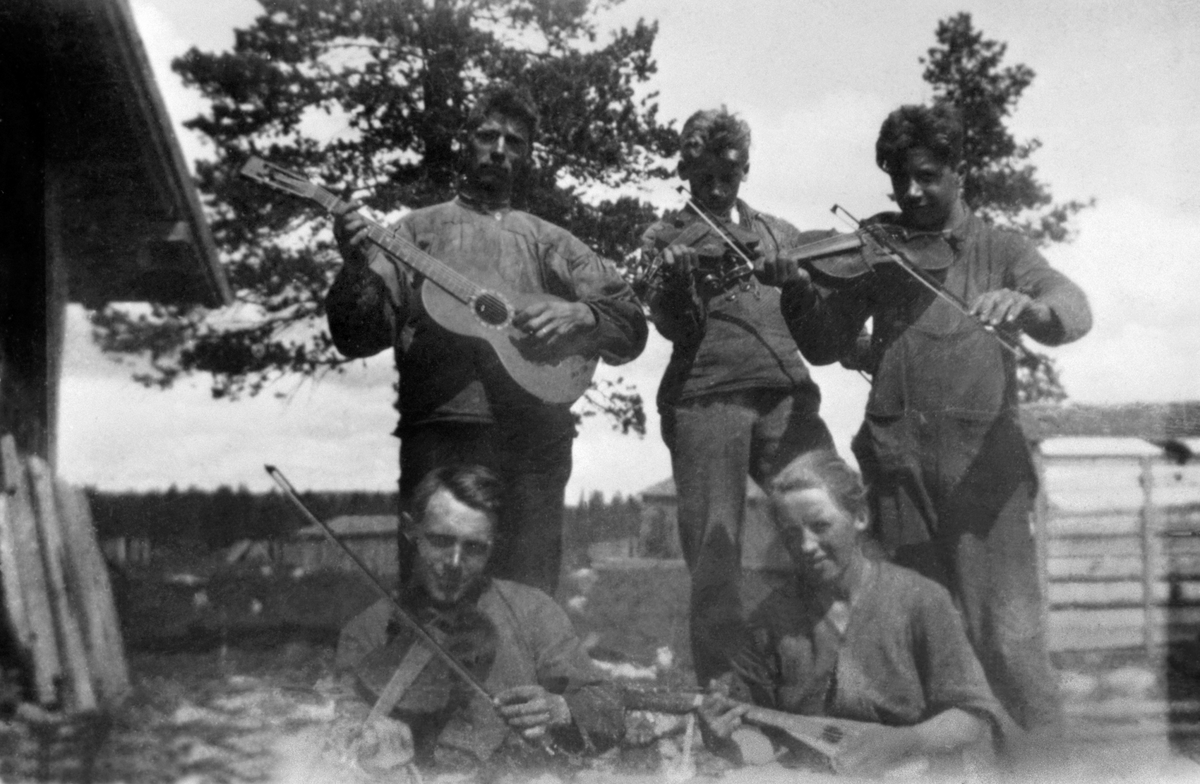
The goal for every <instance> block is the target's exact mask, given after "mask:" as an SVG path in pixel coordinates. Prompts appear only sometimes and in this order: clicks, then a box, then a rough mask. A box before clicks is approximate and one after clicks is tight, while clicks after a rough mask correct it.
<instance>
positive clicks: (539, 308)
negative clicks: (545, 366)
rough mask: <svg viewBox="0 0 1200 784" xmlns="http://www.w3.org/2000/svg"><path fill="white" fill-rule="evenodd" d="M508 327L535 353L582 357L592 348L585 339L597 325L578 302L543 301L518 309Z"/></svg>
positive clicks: (585, 306)
mask: <svg viewBox="0 0 1200 784" xmlns="http://www.w3.org/2000/svg"><path fill="white" fill-rule="evenodd" d="M512 323H513V326H514V327H516V328H517V329H519V330H521V331H523V332H524V333H525V334H526V336H527V340H528V341H529V342H530V343H531V344H532V345H533V346H534V347H536V348H538V349H545V350H553V351H557V352H562V353H568V352H569V353H576V354H586V353H590V349H591V348H592V347H591V346H589V345H587V341H586V339H587V337H588V336H589V335H590V334H591V333H593V332H594V331H595V329H596V326H597V324H598V323H599V322H598V321H597V320H596V314H595V312H594V311H593V310H592V309H591V308H590V307H589V306H588V305H585V304H584V303H582V302H567V301H565V300H546V301H541V302H534V303H532V304H529V305H526V306H525V307H524V308H521V310H519V311H517V313H516V314H515V315H514V316H513V321H512Z"/></svg>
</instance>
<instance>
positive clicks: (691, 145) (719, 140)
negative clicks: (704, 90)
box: [679, 106, 750, 169]
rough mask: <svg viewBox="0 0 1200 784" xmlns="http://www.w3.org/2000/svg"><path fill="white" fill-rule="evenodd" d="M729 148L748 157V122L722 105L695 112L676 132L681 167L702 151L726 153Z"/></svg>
mask: <svg viewBox="0 0 1200 784" xmlns="http://www.w3.org/2000/svg"><path fill="white" fill-rule="evenodd" d="M730 151H736V152H737V154H738V155H739V156H741V158H742V160H743V161H745V162H749V161H750V126H749V125H747V124H746V121H745V120H743V119H742V118H740V117H738V116H737V115H736V114H734V113H733V112H731V111H729V110H728V109H726V108H725V107H724V106H722V107H721V108H720V109H702V110H700V111H698V112H696V113H695V114H693V115H692V116H691V117H689V118H688V119H687V122H685V123H684V124H683V130H681V131H680V132H679V166H680V168H681V169H684V168H686V167H687V166H688V165H690V164H691V163H692V162H694V161H696V160H698V159H699V158H701V157H702V156H704V155H713V156H716V157H728V154H729V152H730Z"/></svg>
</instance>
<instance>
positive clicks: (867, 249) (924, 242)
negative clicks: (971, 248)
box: [779, 223, 954, 288]
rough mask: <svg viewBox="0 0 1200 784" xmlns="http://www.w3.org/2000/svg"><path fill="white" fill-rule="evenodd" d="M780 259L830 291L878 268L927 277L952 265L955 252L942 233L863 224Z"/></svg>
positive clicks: (782, 254) (788, 251) (892, 225)
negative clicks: (907, 270)
mask: <svg viewBox="0 0 1200 784" xmlns="http://www.w3.org/2000/svg"><path fill="white" fill-rule="evenodd" d="M898 251H899V252H898ZM779 255H780V256H781V257H783V258H786V259H791V260H794V261H796V262H798V263H799V264H800V266H802V267H804V268H805V269H806V270H808V272H809V273H810V274H811V275H812V276H813V278H814V279H815V280H817V281H818V282H820V283H823V284H825V285H826V286H829V287H831V288H836V287H838V286H841V285H846V284H847V283H852V282H854V281H856V280H857V279H858V278H861V277H862V276H864V275H868V274H871V273H873V272H876V271H877V268H878V267H880V266H881V265H893V266H895V265H901V264H904V265H908V266H910V267H912V268H915V269H916V270H918V271H920V272H922V273H930V272H938V271H941V270H944V269H946V268H947V267H949V266H950V265H951V264H953V263H954V248H953V247H952V246H951V245H950V242H949V241H948V240H947V239H946V237H945V235H943V234H942V233H941V232H931V231H912V230H910V229H906V228H904V227H902V226H896V225H894V224H887V223H875V224H864V225H863V226H861V227H860V228H858V229H857V230H855V231H853V232H851V233H850V234H838V235H835V236H833V237H826V238H825V239H822V240H817V241H816V242H811V243H809V244H807V245H801V246H800V247H798V248H790V249H788V250H784V251H780V254H779Z"/></svg>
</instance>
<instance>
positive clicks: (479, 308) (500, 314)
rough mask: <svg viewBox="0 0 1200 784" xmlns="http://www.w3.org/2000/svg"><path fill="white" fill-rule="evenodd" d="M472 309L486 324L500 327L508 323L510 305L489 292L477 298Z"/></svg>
mask: <svg viewBox="0 0 1200 784" xmlns="http://www.w3.org/2000/svg"><path fill="white" fill-rule="evenodd" d="M472 308H473V309H474V311H475V315H476V316H478V317H479V320H480V321H482V322H483V323H484V324H489V325H491V326H493V327H500V326H503V325H505V324H507V323H508V303H507V302H505V301H504V300H503V299H501V298H500V297H499V296H497V295H495V294H493V293H491V292H489V291H485V292H484V293H482V294H480V295H479V296H478V297H476V298H475V302H474V303H472Z"/></svg>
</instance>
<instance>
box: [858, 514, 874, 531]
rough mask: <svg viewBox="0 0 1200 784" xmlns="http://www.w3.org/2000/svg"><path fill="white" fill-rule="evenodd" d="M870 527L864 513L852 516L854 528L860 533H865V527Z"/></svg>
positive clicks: (869, 522)
mask: <svg viewBox="0 0 1200 784" xmlns="http://www.w3.org/2000/svg"><path fill="white" fill-rule="evenodd" d="M870 527H871V521H870V520H868V519H867V516H866V515H865V514H863V515H859V516H858V517H856V518H854V530H855V531H858V532H859V533H860V534H862V533H866V531H867V529H868V528H870Z"/></svg>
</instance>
